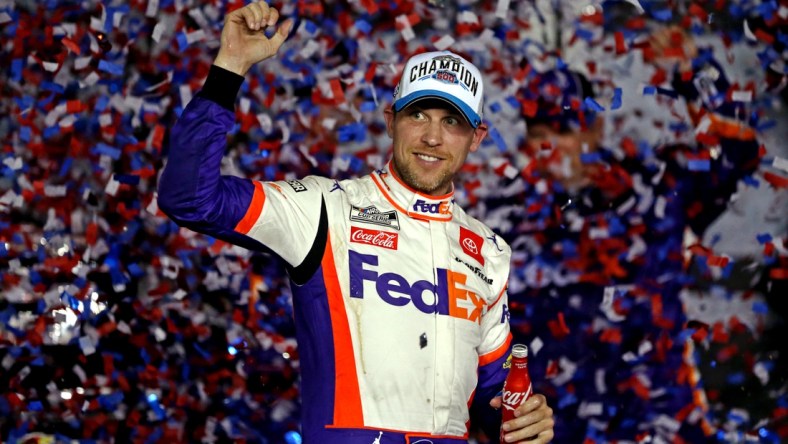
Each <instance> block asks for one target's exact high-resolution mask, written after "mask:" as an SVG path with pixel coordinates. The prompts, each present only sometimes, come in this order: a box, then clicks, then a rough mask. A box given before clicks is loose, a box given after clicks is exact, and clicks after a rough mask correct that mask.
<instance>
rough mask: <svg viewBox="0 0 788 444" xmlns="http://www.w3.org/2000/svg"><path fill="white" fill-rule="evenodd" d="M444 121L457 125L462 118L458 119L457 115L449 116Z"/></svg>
mask: <svg viewBox="0 0 788 444" xmlns="http://www.w3.org/2000/svg"><path fill="white" fill-rule="evenodd" d="M444 122H446V124H448V125H451V126H457V125H459V124H460V119H458V118H457V117H455V116H449V117H447V118H446V119H444Z"/></svg>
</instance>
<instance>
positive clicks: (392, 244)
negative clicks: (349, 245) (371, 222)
mask: <svg viewBox="0 0 788 444" xmlns="http://www.w3.org/2000/svg"><path fill="white" fill-rule="evenodd" d="M398 240H399V234H398V233H389V232H386V231H379V230H370V229H368V228H359V227H352V226H351V227H350V242H355V243H358V244H367V245H373V246H375V247H382V248H388V249H389V250H396V249H397V242H398Z"/></svg>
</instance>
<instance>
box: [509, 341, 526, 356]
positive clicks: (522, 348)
mask: <svg viewBox="0 0 788 444" xmlns="http://www.w3.org/2000/svg"><path fill="white" fill-rule="evenodd" d="M512 357H513V358H527V357H528V346H527V345H523V344H514V345H513V346H512Z"/></svg>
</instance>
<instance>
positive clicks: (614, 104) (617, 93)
mask: <svg viewBox="0 0 788 444" xmlns="http://www.w3.org/2000/svg"><path fill="white" fill-rule="evenodd" d="M621 94H622V91H621V88H616V89H614V90H613V100H612V101H611V102H610V109H611V110H613V109H619V108H621V103H622V100H621Z"/></svg>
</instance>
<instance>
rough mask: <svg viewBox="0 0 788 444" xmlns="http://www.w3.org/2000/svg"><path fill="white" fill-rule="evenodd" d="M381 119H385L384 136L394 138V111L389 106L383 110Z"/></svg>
mask: <svg viewBox="0 0 788 444" xmlns="http://www.w3.org/2000/svg"><path fill="white" fill-rule="evenodd" d="M383 118H384V119H386V134H388V135H389V137H391V138H392V139H393V138H394V109H393V108H392V107H391V105H389V106H387V107H386V109H385V110H383Z"/></svg>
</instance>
